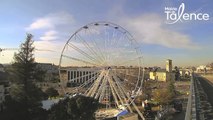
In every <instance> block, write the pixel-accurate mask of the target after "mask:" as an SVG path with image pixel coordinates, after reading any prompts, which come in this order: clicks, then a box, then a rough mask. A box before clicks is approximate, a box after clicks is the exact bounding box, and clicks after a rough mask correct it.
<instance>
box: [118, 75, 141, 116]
mask: <svg viewBox="0 0 213 120" xmlns="http://www.w3.org/2000/svg"><path fill="white" fill-rule="evenodd" d="M115 79H117V80H118V78H117V77H116V78H115ZM121 89H122V91H123V92H124V93H125V90H124V89H123V88H122V87H121ZM125 95H126V96H127V98H128V99H129V100H130V101H132V99H131V97H130V96H129V95H127V94H126V93H125ZM132 105H133V107H134V108H135V110H136V111H137V113H138V114H139V116H140V117H141V119H142V120H145V118H144V116H143V114H142V113H141V112H140V110H139V109H138V107H137V106H136V104H135V103H134V102H132Z"/></svg>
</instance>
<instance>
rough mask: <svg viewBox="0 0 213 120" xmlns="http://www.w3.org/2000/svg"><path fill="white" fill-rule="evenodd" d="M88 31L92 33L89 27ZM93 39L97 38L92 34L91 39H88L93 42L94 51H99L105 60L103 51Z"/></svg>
mask: <svg viewBox="0 0 213 120" xmlns="http://www.w3.org/2000/svg"><path fill="white" fill-rule="evenodd" d="M88 31H89V32H90V34H92V32H91V30H90V28H89V29H88ZM95 39H97V38H95V36H94V35H93V34H92V39H90V40H91V41H92V42H93V45H94V47H95V48H96V51H99V53H100V56H101V58H102V59H103V61H104V62H105V55H104V53H103V51H102V50H101V49H100V46H99V45H98V44H97V42H96V40H95Z"/></svg>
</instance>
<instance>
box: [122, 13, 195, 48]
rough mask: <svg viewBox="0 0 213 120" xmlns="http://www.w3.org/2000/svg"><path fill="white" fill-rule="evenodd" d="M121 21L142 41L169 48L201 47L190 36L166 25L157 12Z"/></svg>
mask: <svg viewBox="0 0 213 120" xmlns="http://www.w3.org/2000/svg"><path fill="white" fill-rule="evenodd" d="M121 23H122V24H123V25H124V26H125V27H126V28H127V30H129V31H130V33H132V34H133V36H134V37H135V38H136V39H137V40H138V41H139V42H142V43H146V44H155V45H161V46H164V47H167V48H184V49H197V48H199V47H198V46H197V45H196V44H195V43H193V41H192V40H191V39H190V36H188V35H187V34H184V33H180V32H177V31H174V30H171V29H169V28H167V27H166V24H165V23H164V21H163V19H162V18H161V17H160V16H159V15H157V14H148V15H143V16H138V17H135V18H125V19H122V20H121Z"/></svg>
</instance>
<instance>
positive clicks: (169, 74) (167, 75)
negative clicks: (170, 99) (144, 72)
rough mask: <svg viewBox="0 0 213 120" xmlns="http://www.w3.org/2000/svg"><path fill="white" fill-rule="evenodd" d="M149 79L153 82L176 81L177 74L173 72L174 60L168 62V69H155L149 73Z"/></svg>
mask: <svg viewBox="0 0 213 120" xmlns="http://www.w3.org/2000/svg"><path fill="white" fill-rule="evenodd" d="M149 78H150V79H151V80H158V81H168V80H174V79H175V73H174V72H173V71H172V60H170V59H168V60H167V61H166V69H155V70H154V71H151V72H149Z"/></svg>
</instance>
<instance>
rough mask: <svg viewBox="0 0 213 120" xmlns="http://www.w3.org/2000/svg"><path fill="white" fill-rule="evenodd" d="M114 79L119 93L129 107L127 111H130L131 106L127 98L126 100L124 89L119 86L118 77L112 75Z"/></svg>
mask: <svg viewBox="0 0 213 120" xmlns="http://www.w3.org/2000/svg"><path fill="white" fill-rule="evenodd" d="M114 79H115V83H116V84H117V87H118V90H119V91H120V93H121V94H122V95H123V97H124V101H125V104H126V105H127V108H128V109H129V111H130V112H131V113H132V112H133V111H132V108H131V107H130V105H129V103H128V100H127V94H125V91H124V90H123V89H122V88H121V84H118V83H119V81H118V78H117V76H114Z"/></svg>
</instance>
